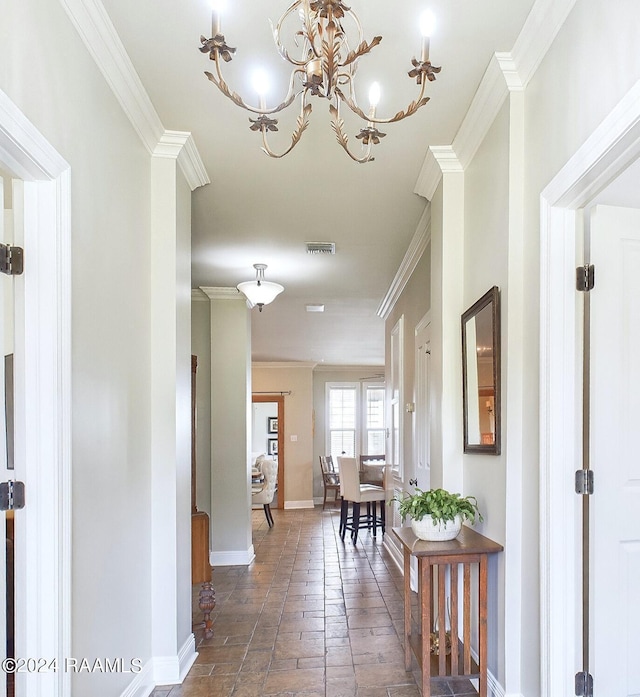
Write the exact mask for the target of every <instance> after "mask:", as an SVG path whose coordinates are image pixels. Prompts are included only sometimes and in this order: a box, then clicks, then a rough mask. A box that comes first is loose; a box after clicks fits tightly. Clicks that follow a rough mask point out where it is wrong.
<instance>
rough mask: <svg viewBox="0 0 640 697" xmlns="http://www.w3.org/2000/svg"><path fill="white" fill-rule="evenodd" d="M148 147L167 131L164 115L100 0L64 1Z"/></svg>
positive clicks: (75, 24) (70, 15)
mask: <svg viewBox="0 0 640 697" xmlns="http://www.w3.org/2000/svg"><path fill="white" fill-rule="evenodd" d="M60 3H61V4H62V7H63V8H64V9H65V10H66V12H67V14H68V15H69V18H70V19H71V21H72V23H73V25H74V26H75V28H76V30H77V31H78V34H79V35H80V37H81V39H82V40H83V41H84V44H85V46H86V47H87V50H88V51H89V53H90V54H91V56H92V57H93V59H94V61H95V62H96V65H97V66H98V68H99V69H100V72H101V73H102V75H103V76H104V78H105V80H106V81H107V83H108V84H109V86H110V87H111V89H112V90H113V93H114V94H115V96H116V98H117V99H118V101H119V102H120V106H121V107H122V109H123V110H124V112H125V113H126V115H127V116H128V117H129V120H130V121H131V123H132V124H133V127H134V128H135V129H136V131H137V132H138V135H139V136H140V139H141V140H142V142H143V143H144V144H145V146H146V148H147V150H148V151H149V152H150V153H153V151H154V150H155V147H156V145H157V143H158V141H159V140H160V138H161V137H162V134H163V133H164V127H163V125H162V122H161V121H160V117H159V116H158V113H157V112H156V110H155V107H154V106H153V104H152V102H151V99H150V98H149V95H148V94H147V91H146V90H145V88H144V86H143V84H142V81H141V80H140V77H139V75H138V73H137V72H136V70H135V68H134V67H133V63H132V62H131V59H130V58H129V55H128V54H127V51H126V50H125V47H124V45H123V44H122V41H121V40H120V37H119V36H118V33H117V32H116V29H115V27H114V26H113V22H112V21H111V19H110V17H109V15H108V14H107V11H106V10H105V8H104V5H103V4H102V2H100V0H60Z"/></svg>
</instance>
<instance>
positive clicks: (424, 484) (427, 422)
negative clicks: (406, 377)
mask: <svg viewBox="0 0 640 697" xmlns="http://www.w3.org/2000/svg"><path fill="white" fill-rule="evenodd" d="M415 335H416V341H415V348H416V371H415V400H416V401H415V414H414V418H413V428H414V431H413V433H414V439H413V442H414V460H415V462H416V471H415V477H416V479H417V480H418V487H420V489H422V490H426V489H429V488H430V486H431V324H430V323H427V322H426V321H425V320H423V321H422V322H421V323H420V324H419V325H418V327H416V332H415Z"/></svg>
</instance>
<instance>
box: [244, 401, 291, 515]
mask: <svg viewBox="0 0 640 697" xmlns="http://www.w3.org/2000/svg"><path fill="white" fill-rule="evenodd" d="M251 401H252V406H253V410H252V420H251V438H252V441H251V443H252V444H251V450H252V452H257V453H265V454H266V455H267V457H268V458H269V459H271V460H275V461H276V462H277V463H278V485H277V489H276V493H275V497H274V504H273V508H284V500H285V499H284V463H285V448H284V443H285V441H284V395H280V394H254V395H252V396H251Z"/></svg>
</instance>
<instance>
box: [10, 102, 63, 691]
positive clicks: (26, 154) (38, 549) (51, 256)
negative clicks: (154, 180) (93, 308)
mask: <svg viewBox="0 0 640 697" xmlns="http://www.w3.org/2000/svg"><path fill="white" fill-rule="evenodd" d="M0 161H1V162H2V163H3V165H4V166H5V167H7V168H9V169H11V171H12V172H13V174H14V175H16V176H17V177H20V178H22V180H23V181H22V182H19V181H17V182H16V187H17V189H19V190H20V192H21V194H22V195H21V196H19V197H18V196H16V195H14V216H15V218H16V220H17V219H18V218H21V220H20V222H21V224H20V225H17V227H16V231H17V233H18V235H17V237H16V239H15V240H14V241H15V243H16V244H17V245H19V246H23V247H24V248H25V259H26V263H27V267H26V269H27V270H26V272H25V274H24V275H22V276H16V282H15V283H16V286H15V287H16V304H17V306H18V307H22V308H23V311H22V312H21V313H20V314H19V316H18V317H17V319H19V320H20V324H19V325H17V326H16V332H15V340H16V345H15V355H16V381H21V383H22V384H21V386H20V387H19V389H18V390H17V393H16V422H15V426H16V443H17V444H18V443H20V444H22V447H21V448H20V449H18V448H17V447H16V460H17V461H16V465H17V466H20V467H21V468H22V469H23V476H24V477H25V483H26V484H27V486H28V489H29V491H28V493H27V496H28V501H29V504H28V506H29V507H28V509H26V510H25V512H24V513H25V515H26V516H27V517H26V518H24V520H23V521H22V522H23V523H24V524H25V526H24V527H23V528H22V529H23V530H24V536H23V537H22V541H21V542H20V541H19V542H18V544H20V545H23V547H22V548H21V553H20V555H16V559H17V560H19V562H17V564H16V576H17V578H18V579H20V581H21V583H20V587H19V588H18V586H16V612H17V614H18V617H27V612H28V616H29V617H37V618H38V622H25V627H26V632H25V633H22V634H21V636H20V637H18V638H17V644H16V652H17V654H16V655H21V656H44V655H47V656H50V657H51V658H57V659H58V661H59V662H60V664H62V662H63V660H64V658H65V657H68V656H71V655H72V653H71V617H72V611H71V610H72V602H71V551H72V550H71V494H72V485H71V473H72V468H71V175H70V169H69V165H68V164H67V163H66V162H65V160H64V159H63V158H62V157H61V156H60V155H59V154H58V153H57V152H56V151H55V150H54V148H53V147H52V146H51V145H50V143H49V142H48V141H47V140H46V139H45V138H44V137H43V136H42V135H41V133H40V132H39V131H38V130H37V129H36V128H35V126H33V124H32V123H31V122H30V121H29V120H28V119H27V118H26V117H25V116H24V114H22V112H21V111H20V110H19V109H18V108H17V107H16V106H15V105H14V104H13V102H12V101H11V100H10V99H9V97H8V96H7V95H6V94H5V93H4V92H2V91H0ZM22 234H24V238H23V239H20V235H22ZM27 405H28V408H27ZM26 434H36V437H35V438H34V437H30V438H27V436H26ZM19 515H20V514H19ZM27 523H28V524H27ZM34 560H37V563H35V562H34ZM46 678H47V679H46V680H43V679H42V676H41V675H38V674H35V673H34V674H23V675H19V676H18V679H19V682H18V690H19V691H20V692H21V693H22V692H24V694H29V695H30V696H31V695H33V696H34V697H40V696H42V697H44V696H45V695H46V696H47V697H68V695H70V694H71V681H70V675H69V674H67V673H65V672H64V671H61V672H59V673H57V674H56V673H52V674H49V675H48V676H46Z"/></svg>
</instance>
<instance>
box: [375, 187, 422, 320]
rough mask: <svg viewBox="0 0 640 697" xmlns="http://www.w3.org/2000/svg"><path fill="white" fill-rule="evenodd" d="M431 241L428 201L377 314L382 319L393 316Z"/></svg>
mask: <svg viewBox="0 0 640 697" xmlns="http://www.w3.org/2000/svg"><path fill="white" fill-rule="evenodd" d="M430 240H431V203H430V202H429V201H427V205H426V207H425V209H424V212H423V213H422V216H421V218H420V222H419V223H418V227H417V228H416V231H415V233H414V235H413V238H412V240H411V244H410V245H409V248H408V249H407V252H406V254H405V255H404V259H403V260H402V263H401V264H400V268H399V269H398V271H397V272H396V275H395V278H394V279H393V281H392V282H391V285H390V286H389V290H388V291H387V292H386V295H385V296H384V298H383V299H382V302H381V303H380V306H379V307H378V310H377V312H376V314H377V315H378V317H382V319H387V317H388V316H389V315H390V314H391V311H392V310H393V308H394V306H395V304H396V303H397V302H398V298H399V297H400V295H401V294H402V291H403V290H404V289H405V287H406V285H407V283H408V282H409V279H410V278H411V275H412V274H413V272H414V271H415V269H416V266H417V265H418V262H419V261H420V259H421V258H422V255H423V254H424V251H425V249H426V248H427V245H428V244H429V242H430Z"/></svg>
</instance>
